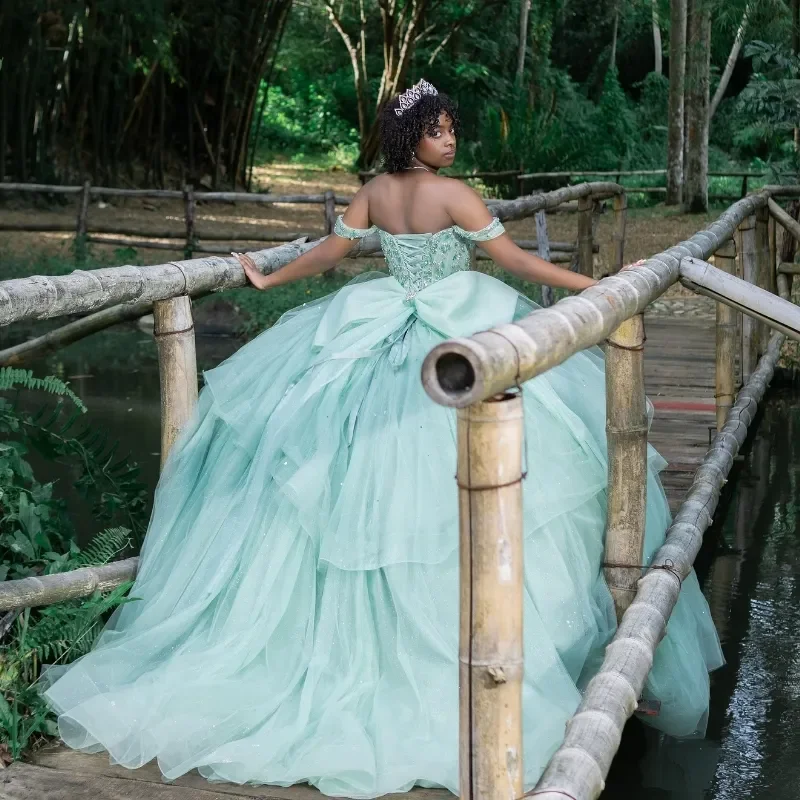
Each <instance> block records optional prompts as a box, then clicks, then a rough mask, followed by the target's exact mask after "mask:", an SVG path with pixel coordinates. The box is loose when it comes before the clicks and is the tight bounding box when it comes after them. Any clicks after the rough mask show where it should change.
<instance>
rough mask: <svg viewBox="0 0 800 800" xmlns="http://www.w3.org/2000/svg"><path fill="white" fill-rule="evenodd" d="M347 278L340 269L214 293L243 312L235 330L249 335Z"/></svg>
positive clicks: (324, 293) (329, 290)
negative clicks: (263, 288) (270, 285)
mask: <svg viewBox="0 0 800 800" xmlns="http://www.w3.org/2000/svg"><path fill="white" fill-rule="evenodd" d="M350 279H351V277H349V276H347V275H343V274H342V273H341V272H334V273H333V274H332V275H321V276H316V277H313V278H306V279H305V280H302V281H296V282H294V283H287V284H283V285H282V286H277V287H275V288H274V289H270V290H269V291H266V292H259V291H256V290H255V289H252V288H249V287H242V288H241V289H229V290H228V291H226V292H221V293H218V294H216V295H215V297H222V298H224V299H226V300H228V301H230V302H231V303H233V304H234V306H236V308H237V309H238V310H239V311H241V312H242V313H243V322H242V324H241V327H240V328H239V330H238V331H237V333H238V334H240V335H241V336H243V337H247V338H249V337H252V336H255V335H257V334H259V333H261V331H263V330H264V329H266V328H268V327H269V326H271V325H273V324H274V323H275V322H277V321H278V319H279V318H280V317H281V315H282V314H285V313H286V312H287V311H289V310H290V309H292V308H296V307H297V306H301V305H303V304H305V303H310V302H313V301H314V300H319V299H320V298H321V297H325V296H326V295H329V294H331V293H332V292H335V291H336V290H337V289H341V287H342V286H344V285H345V284H346V283H347V282H348V281H349V280H350ZM201 302H202V301H201Z"/></svg>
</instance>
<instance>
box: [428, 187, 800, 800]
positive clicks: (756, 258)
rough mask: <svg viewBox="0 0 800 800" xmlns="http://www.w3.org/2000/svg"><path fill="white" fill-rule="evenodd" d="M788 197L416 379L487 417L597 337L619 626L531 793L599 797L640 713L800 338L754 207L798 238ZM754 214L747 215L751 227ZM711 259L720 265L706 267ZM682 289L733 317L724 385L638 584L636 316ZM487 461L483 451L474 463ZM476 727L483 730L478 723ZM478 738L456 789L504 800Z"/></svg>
mask: <svg viewBox="0 0 800 800" xmlns="http://www.w3.org/2000/svg"><path fill="white" fill-rule="evenodd" d="M796 194H800V187H767V188H765V189H764V190H762V191H761V192H759V193H757V194H755V195H750V196H748V197H747V198H745V199H743V200H740V201H739V202H738V203H736V204H734V205H733V206H732V207H731V208H729V209H728V210H727V211H726V212H725V213H724V214H722V215H721V217H720V218H719V219H718V220H717V221H716V222H715V223H713V224H712V225H711V226H710V227H709V228H708V229H707V230H704V231H701V232H699V233H697V234H695V236H693V237H692V238H691V239H690V240H688V241H686V242H683V243H682V244H680V245H678V246H676V247H673V248H670V249H669V250H667V251H665V252H663V253H660V254H658V255H656V256H654V257H652V258H650V259H648V260H647V261H646V262H645V263H644V264H643V265H641V266H637V267H634V268H631V269H629V270H626V271H625V272H622V273H619V274H617V275H614V276H612V277H610V278H607V279H605V280H603V281H601V282H600V283H599V284H598V285H596V286H594V287H592V288H590V289H587V290H585V291H584V292H582V293H581V295H579V296H577V297H569V298H566V299H564V300H562V301H561V302H560V303H558V305H557V307H556V308H553V309H542V310H540V311H535V312H533V313H532V314H530V315H529V316H528V317H526V318H524V319H522V320H519V321H518V322H516V323H513V324H508V325H502V326H500V327H498V328H495V329H492V330H491V331H486V332H483V333H478V334H475V335H474V336H471V337H467V338H463V339H455V340H451V341H448V342H445V343H443V344H441V345H439V346H438V347H436V348H435V349H434V350H433V351H432V352H431V353H430V354H429V355H428V357H427V359H426V361H425V364H424V366H423V384H424V385H425V388H426V390H427V391H428V394H429V395H430V396H431V397H432V399H434V400H435V401H436V402H438V403H440V404H442V405H445V406H451V407H457V408H459V409H471V408H485V407H487V405H489V401H491V399H492V398H497V397H502V396H503V393H504V392H506V391H508V390H509V389H511V388H512V387H513V386H515V385H518V384H519V383H520V382H521V381H525V380H529V379H530V378H533V377H535V376H536V375H539V374H542V373H543V372H545V371H547V370H548V369H550V368H552V367H554V366H556V365H558V364H560V363H562V362H563V361H565V360H566V359H567V358H569V357H570V356H572V355H574V354H575V353H577V352H578V351H580V350H582V349H584V348H586V347H590V346H593V345H596V344H600V343H602V342H603V341H607V342H608V348H607V351H606V353H607V355H606V386H607V395H606V397H607V412H606V413H607V420H608V428H607V430H608V458H609V480H608V519H607V525H606V542H605V554H604V562H605V564H606V566H605V567H604V571H605V576H606V580H607V583H608V584H609V588H610V590H611V593H612V597H613V599H614V604H615V608H616V612H617V618H618V621H619V626H618V629H617V632H616V635H615V636H614V639H613V641H612V642H611V643H610V644H609V646H608V647H607V649H606V654H605V658H604V661H603V664H602V666H601V668H600V670H599V672H598V674H597V675H596V676H595V677H594V678H593V679H592V680H591V682H590V683H589V685H588V687H587V689H586V691H585V693H584V696H583V700H582V702H581V704H580V706H579V708H578V710H577V711H576V713H575V715H574V716H573V717H572V719H571V720H570V722H569V724H568V726H567V730H566V734H565V737H564V742H563V744H562V745H561V747H560V748H559V750H558V751H557V752H556V753H555V754H554V756H553V757H552V759H551V760H550V763H549V764H548V766H547V768H546V769H545V771H544V773H543V775H542V777H541V779H540V781H539V782H538V784H537V786H536V788H535V791H534V792H533V794H535V795H536V796H537V797H539V798H542V799H543V800H563V798H564V797H570V798H573V800H590V799H591V800H593V798H596V797H598V796H599V795H600V793H601V791H602V789H603V786H604V780H605V777H606V775H607V774H608V770H609V767H610V765H611V761H612V759H613V757H614V754H615V753H616V750H617V748H618V746H619V742H620V738H621V735H622V729H623V726H624V724H625V722H626V720H627V719H628V717H630V716H631V715H632V714H633V713H634V711H635V710H636V708H637V705H638V701H639V698H640V696H641V692H642V689H643V687H644V683H645V680H646V679H647V675H648V673H649V671H650V668H651V666H652V662H653V656H654V653H655V649H656V647H657V646H658V643H659V641H660V640H661V639H662V638H663V636H664V633H665V630H666V624H667V620H668V619H669V616H670V614H671V612H672V609H673V608H674V606H675V603H676V602H677V599H678V594H679V592H680V587H681V583H682V581H683V579H684V578H685V577H686V576H687V575H688V573H689V571H690V570H691V567H692V564H693V562H694V559H695V557H696V555H697V552H698V550H699V548H700V543H701V540H702V535H703V532H704V531H705V530H706V528H707V527H708V525H709V524H710V522H711V519H712V515H713V513H714V509H715V508H716V505H717V502H718V500H719V496H720V492H721V489H722V486H723V484H724V483H725V480H726V478H727V475H728V473H729V472H730V469H731V466H732V464H733V460H734V458H735V456H736V454H737V452H738V450H739V448H740V447H741V445H742V443H743V442H744V439H745V437H746V436H747V432H748V428H749V425H750V424H751V422H752V420H753V418H754V416H755V413H756V410H757V408H758V403H759V402H760V400H761V398H762V397H763V395H764V392H765V391H766V387H767V385H768V384H769V381H770V379H771V377H772V374H773V372H774V369H775V365H776V363H777V360H778V357H779V354H780V349H781V345H782V344H783V341H784V338H785V336H786V335H789V336H792V337H793V338H796V339H800V309H798V308H797V307H796V306H794V305H793V304H792V303H791V302H790V301H789V297H790V285H789V275H790V274H791V273H792V270H788V269H786V270H780V269H779V266H780V265H778V264H777V263H776V260H775V252H776V248H775V247H774V246H772V247H771V246H770V242H769V240H770V233H769V223H768V219H767V218H766V217H765V213H764V212H765V210H766V212H767V213H770V212H771V216H772V217H773V218H774V220H775V222H774V224H775V225H778V224H785V227H786V229H787V230H788V231H789V232H790V233H791V234H792V235H793V236H796V237H797V238H798V240H800V225H798V224H797V223H796V222H794V220H792V219H791V217H788V215H786V214H785V212H783V211H782V209H780V207H779V206H778V205H777V203H775V201H774V199H773V198H774V197H775V196H778V195H796ZM787 217H788V219H787ZM751 220H754V221H755V222H754V224H752V225H751ZM737 230H738V231H739V236H738V237H737ZM742 230H745V231H747V230H752V231H753V232H754V233H753V234H752V238H753V241H752V243H751V242H750V241H748V240H747V239H745V243H744V245H743V246H741V245H740V247H739V249H738V251H734V250H733V243H732V239H733V238H734V237H737V238H739V241H740V242H741V240H742V237H741V231H742ZM759 230H760V234H757V233H756V231H759ZM715 253H716V254H718V261H719V262H720V267H722V269H720V268H718V267H714V266H712V265H711V264H708V263H706V262H705V259H706V258H709V257H711V256H712V255H714V254H715ZM759 254H760V255H759ZM734 270H735V271H736V272H738V274H739V275H746V276H747V277H749V278H750V280H751V281H752V283H747V282H746V281H744V280H742V278H741V277H736V276H735V275H733V274H732V273H733V272H734ZM679 280H680V281H681V282H683V283H684V285H686V286H688V287H690V288H692V289H694V290H695V291H698V292H702V293H704V294H707V295H710V296H712V297H714V298H715V299H716V300H717V301H718V302H719V303H721V304H724V305H725V306H726V307H728V308H730V309H732V311H731V312H725V313H722V312H720V315H719V316H718V321H719V322H720V327H721V330H719V332H718V336H717V348H716V371H717V385H718V387H721V388H722V391H719V390H718V391H717V418H718V432H717V435H716V437H715V438H714V440H713V442H712V444H711V447H710V448H709V450H708V452H707V454H706V456H705V459H704V461H703V463H702V465H701V466H700V468H699V469H698V471H697V473H696V475H695V478H694V482H693V484H692V486H691V488H690V490H689V492H688V493H687V495H686V498H685V500H684V501H683V503H682V505H681V506H680V509H679V510H678V513H677V514H676V516H675V519H674V521H673V523H672V525H671V526H670V528H669V530H668V531H667V536H666V540H665V542H664V544H663V546H662V547H661V548H660V549H659V550H658V552H657V553H656V554H655V556H654V557H653V559H652V561H651V563H650V565H649V567H648V568H647V569H646V571H645V573H644V576H641V568H640V567H639V566H638V565H639V564H641V563H642V561H641V558H642V544H643V539H644V518H645V502H646V501H645V491H644V482H645V480H646V458H647V456H646V449H645V446H644V443H645V437H646V419H645V417H644V414H643V409H644V403H645V395H644V380H643V370H642V368H641V366H642V362H641V359H642V356H643V347H644V337H643V331H642V328H641V316H640V315H641V314H642V312H643V311H644V310H645V308H646V306H647V304H648V303H650V302H651V301H653V300H654V299H656V298H657V297H658V296H659V295H660V294H662V293H663V292H664V291H665V290H666V289H667V288H668V287H669V286H671V285H672V284H674V283H676V282H677V281H679ZM770 285H776V286H777V288H778V290H779V293H780V295H781V296H780V297H777V296H775V295H774V294H771V293H770V292H769V291H767V288H768V287H769V286H770ZM739 311H741V312H744V314H745V315H746V317H747V318H748V319H751V320H753V324H751V325H749V326H743V329H742V338H741V340H740V341H739V342H738V343H737V342H736V341H735V338H734V334H733V331H734V330H735V329H734V327H733V326H735V314H736V313H737V312H739ZM757 324H765V325H766V326H768V327H769V328H771V329H773V330H775V331H777V332H775V333H773V334H772V335H771V336H770V337H769V338H768V339H766V338H762V337H760V334H759V331H758V328H757ZM723 326H724V327H723ZM737 350H738V351H739V353H738V355H739V359H740V360H741V361H743V362H744V363H745V364H746V363H747V359H748V357H752V358H756V357H757V356H761V358H760V360H759V361H758V363H757V364H756V363H753V365H752V369H751V371H750V372H749V374H746V375H745V376H744V378H745V383H744V385H743V386H742V388H741V389H740V391H739V393H738V396H737V397H736V399H735V401H734V400H733V394H734V391H735V386H734V385H733V380H734V379H733V376H734V375H735V363H734V362H735V360H736V356H737ZM748 354H752V355H751V356H750V355H748ZM468 420H469V415H463V414H460V415H459V437H458V441H459V445H460V446H461V450H460V454H459V459H461V458H462V457H463V456H462V452H463V451H464V447H465V445H464V442H465V441H469V437H466V436H465V435H464V434H463V433H462V430H463V429H464V428H465V427H467V426H468V424H469V423H468ZM493 452H495V451H494V450H493V449H492V448H491V447H487V448H486V449H485V452H484V459H486V458H488V457H489V454H491V453H493ZM459 463H460V462H459ZM483 469H484V471H485V473H486V474H487V475H492V474H494V475H495V476H498V477H496V479H495V483H494V488H492V487H491V486H490V487H489V488H487V487H482V489H483V494H484V495H485V494H486V493H487V492H491V491H496V492H499V491H501V487H502V486H503V481H502V480H500V477H499V476H501V475H502V470H501V469H500V466H499V456H498V464H497V465H495V466H492V465H491V464H484V465H483ZM626 477H627V480H625V478H626ZM482 502H483V503H484V504H486V503H487V502H488V500H487V499H486V498H485V497H483V498H482ZM520 502H521V500H520ZM472 508H473V506H472V504H471V498H467V499H464V498H463V492H462V502H461V504H460V511H461V515H462V522H461V526H462V530H464V528H465V526H468V525H469V520H470V519H471V516H472V515H473V514H474V512H473V510H472ZM520 512H521V509H511V508H508V507H507V506H506V507H505V508H504V510H503V515H498V516H497V517H496V519H495V521H494V524H493V525H492V524H488V523H486V521H485V520H484V519H482V520H481V524H480V525H474V526H473V527H472V541H471V543H470V547H471V550H472V551H473V552H481V551H482V550H484V549H486V548H489V547H492V546H493V545H494V546H495V547H496V541H495V538H496V537H497V536H498V535H502V532H503V531H504V529H505V526H506V525H507V521H508V520H509V519H514V518H515V517H516V515H517V514H518V513H520ZM465 516H466V517H467V521H466V522H465V519H464V517H465ZM462 547H463V543H462ZM514 557H515V558H519V559H520V561H521V559H522V553H521V552H516V551H515V552H514ZM463 565H464V562H463V561H462V582H463V581H469V582H470V583H471V588H470V590H469V592H468V591H467V590H466V589H465V588H464V587H463V583H462V598H464V596H465V595H466V596H471V595H474V594H476V593H480V592H482V591H486V588H484V587H482V586H481V584H484V583H486V582H489V585H490V584H491V581H492V580H493V576H492V570H490V569H487V570H483V571H476V569H475V563H474V561H473V562H472V570H471V571H469V572H467V571H465V570H464V566H463ZM495 571H496V568H495ZM520 602H521V601H520ZM469 613H470V609H469V608H467V607H465V606H464V605H462V608H461V614H462V619H464V617H465V616H468V615H469ZM516 613H517V608H516V606H514V607H513V608H509V605H508V603H506V605H505V606H504V607H499V606H498V607H496V609H495V617H494V625H495V626H500V625H501V624H502V620H503V618H504V615H507V614H512V615H515V614H516ZM484 624H485V625H487V624H490V623H486V622H484ZM513 645H514V642H513V641H505V642H504V643H503V648H502V649H503V650H504V651H508V650H510V649H512V648H513ZM499 653H500V649H499V648H498V655H499ZM482 666H483V674H482V675H481V674H475V673H474V672H473V673H472V674H471V682H472V683H473V684H474V683H476V682H479V683H481V684H482V685H483V686H489V687H491V686H492V670H493V669H494V665H493V663H492V660H491V658H484V659H483V661H482ZM461 702H462V719H463V718H464V716H465V715H470V716H471V717H472V718H473V719H475V718H476V715H478V716H477V718H480V715H481V713H484V712H482V711H481V708H480V707H478V706H476V704H475V699H474V698H473V697H472V696H471V695H470V694H469V692H467V691H465V689H464V687H462V695H461ZM487 702H488V701H487V699H486V697H485V696H484V697H482V698H481V703H482V704H483V705H484V706H485V705H486V703H487ZM500 702H502V703H504V704H505V707H506V710H507V715H508V717H509V718H510V719H517V718H518V717H521V713H522V712H521V708H520V707H513V708H512V707H509V705H508V703H509V700H508V698H507V697H505V696H503V697H501V695H500V693H499V692H498V693H496V694H495V698H494V704H495V705H498V704H499V703H500ZM486 719H487V720H490V719H491V714H490V713H488V714H486ZM486 728H487V729H488V730H489V731H491V726H489V725H488V724H487V725H486ZM475 730H476V729H475V726H474V725H473V736H472V740H471V741H472V744H473V749H472V750H471V751H469V752H466V753H464V752H463V741H464V739H463V735H462V758H463V759H465V760H469V763H470V764H472V770H471V771H467V770H465V768H464V766H463V765H462V776H469V775H471V776H473V781H472V782H471V784H470V785H468V786H464V785H462V789H461V794H462V797H466V798H474V800H501V798H503V799H505V798H507V797H508V792H509V786H514V785H515V784H514V783H513V779H514V776H515V775H516V772H517V771H518V770H521V765H520V764H519V763H518V762H519V759H518V758H517V752H516V751H515V752H514V758H513V759H511V761H512V762H513V767H514V769H513V774H512V771H511V770H509V768H508V766H507V764H506V761H505V760H504V759H506V756H507V755H508V753H504V752H501V751H500V749H499V748H498V747H497V742H496V741H494V740H492V738H491V732H490V733H488V734H486V735H485V736H483V737H476V735H475ZM508 752H510V751H508ZM486 753H490V754H492V755H493V757H494V759H495V761H494V762H493V763H492V764H489V765H487V764H486V763H485V758H486V756H485V754H486ZM479 766H480V770H481V772H480V774H482V775H494V776H496V778H495V780H494V782H493V783H491V784H489V783H487V782H486V781H485V780H484V781H482V782H481V783H478V782H477V781H476V780H474V776H475V775H476V770H478V767H479Z"/></svg>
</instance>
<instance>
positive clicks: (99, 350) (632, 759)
mask: <svg viewBox="0 0 800 800" xmlns="http://www.w3.org/2000/svg"><path fill="white" fill-rule="evenodd" d="M236 347H237V342H236V341H235V340H232V339H224V338H219V337H202V336H199V337H198V339H197V351H198V365H199V368H200V369H201V370H202V369H207V368H209V367H211V366H213V365H214V364H216V363H218V362H219V361H220V360H222V359H224V358H225V357H226V356H227V355H229V354H230V353H231V352H233V351H234V350H235V349H236ZM32 366H33V367H34V368H35V372H36V374H40V375H41V374H46V373H50V374H59V375H62V376H63V377H67V378H70V380H71V383H72V386H73V388H74V389H75V391H76V392H77V393H78V394H79V395H80V396H81V397H82V398H83V399H84V401H85V402H86V404H87V405H88V406H89V415H88V417H89V418H90V420H91V421H92V423H93V424H97V425H98V426H101V427H104V428H106V429H107V430H109V431H110V432H111V433H112V436H113V438H116V439H118V440H119V441H120V452H126V451H127V452H130V453H131V455H132V457H133V458H134V460H136V461H138V462H139V463H140V464H141V466H142V477H143V479H144V480H145V482H146V484H147V485H148V488H149V489H150V490H151V491H150V494H151V495H152V489H153V488H155V484H156V481H157V479H158V463H159V436H160V434H159V415H160V408H159V386H158V365H157V361H156V357H155V345H154V343H153V340H152V337H151V336H149V335H148V334H146V333H143V332H140V331H138V330H136V329H134V328H132V327H129V326H128V327H120V328H118V329H115V330H112V331H107V332H104V333H101V334H96V335H95V336H94V337H92V338H91V339H90V340H87V341H84V342H82V343H78V344H76V345H73V346H72V347H70V348H67V349H65V350H63V351H60V352H59V353H58V354H56V355H54V356H50V357H49V358H47V359H45V360H43V361H42V362H41V363H39V364H37V365H32ZM798 419H800V394H798V393H796V392H794V393H793V392H791V391H788V390H773V391H772V393H771V395H770V398H769V400H768V401H767V402H766V403H765V404H764V409H763V412H762V414H761V419H760V421H759V424H758V428H757V432H756V434H755V436H753V437H751V440H750V441H748V443H747V445H746V447H745V449H744V451H743V454H742V457H741V458H740V460H739V461H738V462H737V464H736V465H735V467H734V471H733V473H732V475H731V479H730V484H729V489H728V491H726V493H725V494H724V495H723V499H722V501H721V503H720V506H719V507H718V509H717V513H716V518H715V521H714V525H713V527H712V528H711V529H710V530H709V532H708V533H707V534H706V542H705V545H704V547H703V550H702V551H701V553H700V556H699V557H698V561H697V570H698V574H699V577H700V579H701V582H702V584H703V587H704V591H705V594H706V597H707V598H708V600H709V604H710V606H711V611H712V615H713V617H714V621H715V623H716V625H717V629H718V630H719V632H720V637H721V639H722V642H723V648H724V652H725V657H726V659H727V664H726V666H725V667H723V668H722V669H721V670H719V671H718V672H716V673H714V674H713V675H712V676H711V697H712V702H711V710H710V716H709V723H708V731H707V735H706V738H705V739H701V740H689V741H687V740H683V741H677V740H674V739H670V738H668V737H664V736H661V735H659V734H658V733H657V732H656V731H654V730H653V729H651V728H647V727H646V726H643V725H642V724H641V723H639V722H638V721H637V720H633V721H632V722H631V723H629V725H628V728H627V729H626V734H625V736H624V737H623V742H622V746H621V749H620V752H619V754H618V756H617V758H616V759H615V762H614V765H613V767H612V771H611V774H610V775H609V779H608V782H607V789H606V791H605V792H604V794H603V798H604V800H621V799H622V798H632V797H637V798H638V797H647V798H654V799H657V798H663V799H664V800H701V799H702V800H733V798H754V799H757V798H762V797H763V798H767V797H769V798H770V800H784V798H785V799H786V800H789V798H792V799H793V798H795V797H796V796H797V795H798V792H799V791H800V725H798V724H797V723H796V720H797V719H798V717H799V716H800V529H799V528H800V526H799V520H798V502H799V501H800V497H798V494H797V484H798V480H800V441H798V439H797V436H796V433H797V432H798V431H800V422H798ZM78 514H79V517H80V519H79V520H78V522H79V525H78V527H79V529H80V530H88V529H89V528H90V527H91V518H90V517H87V516H86V510H85V509H80V510H79V511H78Z"/></svg>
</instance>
